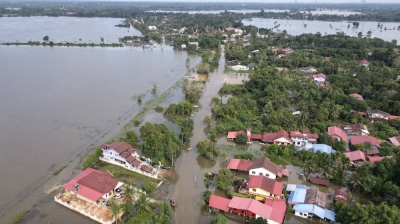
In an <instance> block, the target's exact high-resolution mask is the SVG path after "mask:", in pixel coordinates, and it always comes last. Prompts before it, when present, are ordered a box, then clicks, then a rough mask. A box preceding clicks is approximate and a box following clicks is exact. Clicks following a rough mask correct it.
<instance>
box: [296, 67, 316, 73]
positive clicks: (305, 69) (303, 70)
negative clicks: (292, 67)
mask: <svg viewBox="0 0 400 224" xmlns="http://www.w3.org/2000/svg"><path fill="white" fill-rule="evenodd" d="M299 71H300V72H304V73H314V72H316V71H317V69H316V68H314V67H313V66H309V67H303V68H299Z"/></svg>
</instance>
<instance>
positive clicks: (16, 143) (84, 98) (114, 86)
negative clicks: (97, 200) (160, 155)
mask: <svg viewBox="0 0 400 224" xmlns="http://www.w3.org/2000/svg"><path fill="white" fill-rule="evenodd" d="M187 57H190V59H191V60H190V64H189V65H188V64H187V63H186V58H187ZM198 62H199V58H198V57H197V56H188V54H187V52H180V51H174V50H173V49H172V48H171V47H166V46H164V47H163V48H161V47H158V48H154V49H152V50H148V49H146V50H144V49H142V48H133V47H124V48H79V47H70V48H68V47H54V48H51V47H30V46H10V47H7V46H0V77H1V82H0V103H1V105H2V107H1V109H0V113H1V115H2V116H0V124H1V126H0V133H1V135H0V142H1V143H2V144H1V147H0V150H1V152H2V156H1V157H0V169H1V172H0V178H1V180H2V181H1V185H0V186H1V189H2V191H1V193H0V196H1V200H0V223H8V222H9V221H10V220H11V218H12V217H13V216H14V215H16V214H18V213H20V212H21V211H22V210H30V211H31V212H30V213H28V215H27V218H25V219H24V220H23V223H93V221H91V220H90V219H87V218H85V217H83V216H82V215H79V214H78V213H76V212H73V211H70V210H69V209H66V208H65V207H62V206H61V205H58V204H56V203H55V202H54V201H53V200H52V198H51V197H49V196H47V197H46V195H47V193H49V192H50V191H51V190H52V189H54V188H55V187H57V186H59V185H61V184H63V183H65V182H66V181H68V180H69V179H70V178H71V177H72V176H73V175H76V174H77V172H79V170H78V169H79V168H80V165H79V160H80V155H82V154H84V153H85V152H86V151H87V149H88V148H91V147H93V146H95V145H99V144H101V143H102V142H104V141H108V140H110V139H111V138H113V137H114V136H115V135H116V134H117V133H118V132H119V131H120V130H121V129H122V127H123V126H124V125H125V124H126V123H127V122H128V121H129V120H131V119H132V118H133V117H134V116H135V115H136V114H137V113H138V112H139V111H140V109H141V108H142V107H143V106H145V105H146V102H147V101H148V100H150V99H153V98H155V97H156V96H155V95H153V94H152V93H151V89H152V86H153V84H155V85H157V94H161V93H163V92H164V91H166V90H167V89H169V88H170V87H171V86H172V85H173V84H174V83H175V82H176V81H177V80H179V79H180V78H181V77H183V76H184V75H185V74H186V73H187V71H188V68H190V67H193V66H194V65H195V64H197V63H198ZM138 94H145V95H144V98H143V103H142V104H138V102H137V98H136V97H135V96H136V95H138ZM157 94H156V95H157ZM166 100H167V101H168V100H169V99H168V98H167V99H166ZM150 116H151V115H150ZM65 165H66V166H67V167H66V168H65V169H64V170H63V171H62V172H61V173H59V174H58V175H53V172H54V171H56V170H58V169H59V168H61V167H63V166H65Z"/></svg>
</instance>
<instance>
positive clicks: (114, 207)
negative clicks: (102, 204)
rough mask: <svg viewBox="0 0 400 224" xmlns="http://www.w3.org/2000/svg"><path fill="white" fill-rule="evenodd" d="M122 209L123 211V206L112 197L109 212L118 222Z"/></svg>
mask: <svg viewBox="0 0 400 224" xmlns="http://www.w3.org/2000/svg"><path fill="white" fill-rule="evenodd" d="M121 211H122V207H121V206H120V205H118V204H117V203H116V201H115V199H114V198H112V199H111V200H110V206H109V209H108V212H109V213H110V215H111V216H112V217H113V218H114V220H115V223H117V220H118V219H119V216H120V213H121Z"/></svg>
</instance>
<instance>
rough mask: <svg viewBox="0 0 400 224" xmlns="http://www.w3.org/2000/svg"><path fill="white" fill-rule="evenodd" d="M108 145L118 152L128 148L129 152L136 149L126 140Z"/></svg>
mask: <svg viewBox="0 0 400 224" xmlns="http://www.w3.org/2000/svg"><path fill="white" fill-rule="evenodd" d="M108 147H109V148H110V149H114V150H115V151H116V152H118V153H119V154H121V153H122V152H125V151H127V150H130V151H131V152H134V151H136V149H134V148H132V146H131V145H129V144H128V143H126V142H113V143H111V144H110V145H109V146H108ZM132 150H133V151H132Z"/></svg>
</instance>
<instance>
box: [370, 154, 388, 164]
mask: <svg viewBox="0 0 400 224" xmlns="http://www.w3.org/2000/svg"><path fill="white" fill-rule="evenodd" d="M367 158H368V161H369V163H371V164H374V163H376V162H380V161H382V160H383V159H384V158H385V157H381V156H367Z"/></svg>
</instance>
